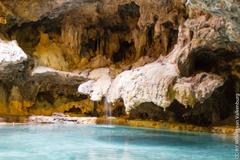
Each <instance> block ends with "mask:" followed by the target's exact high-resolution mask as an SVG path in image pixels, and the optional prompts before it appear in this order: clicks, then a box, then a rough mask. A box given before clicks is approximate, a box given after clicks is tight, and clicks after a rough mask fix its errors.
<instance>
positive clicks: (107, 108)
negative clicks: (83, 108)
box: [104, 98, 112, 125]
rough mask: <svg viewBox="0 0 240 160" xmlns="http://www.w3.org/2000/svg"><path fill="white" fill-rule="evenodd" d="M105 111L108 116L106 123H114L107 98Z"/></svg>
mask: <svg viewBox="0 0 240 160" xmlns="http://www.w3.org/2000/svg"><path fill="white" fill-rule="evenodd" d="M104 111H105V116H106V124H107V125H112V110H111V105H109V103H108V101H107V99H106V98H104Z"/></svg>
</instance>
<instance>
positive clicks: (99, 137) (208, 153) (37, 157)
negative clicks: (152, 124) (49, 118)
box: [0, 125, 234, 160]
mask: <svg viewBox="0 0 240 160" xmlns="http://www.w3.org/2000/svg"><path fill="white" fill-rule="evenodd" d="M233 156H234V143H233V140H232V138H229V137H228V138H223V137H220V136H216V135H210V134H195V133H179V132H178V133H177V132H169V131H164V130H156V129H143V128H131V127H122V126H112V127H108V126H97V125H90V126H87V125H86V126H85V125H19V126H0V160H231V159H234V157H233Z"/></svg>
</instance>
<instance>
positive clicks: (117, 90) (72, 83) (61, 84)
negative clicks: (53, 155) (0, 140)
mask: <svg viewBox="0 0 240 160" xmlns="http://www.w3.org/2000/svg"><path fill="white" fill-rule="evenodd" d="M239 7H240V3H239V2H238V1H234V3H232V2H231V0H216V1H204V0H201V1H195V0H188V1H182V0H150V1H145V0H111V1H110V0H101V1H97V0H68V1H65V0H44V1H43V0H30V1H25V0H20V1H19V0H18V1H15V0H13V1H11V2H9V1H8V0H2V1H1V2H0V71H1V73H0V115H35V114H37V115H51V114H53V113H54V112H62V113H66V114H70V115H78V116H86V115H87V116H101V115H103V114H104V105H106V103H108V105H111V109H112V111H113V115H115V116H123V115H125V113H126V114H127V115H128V116H129V117H130V118H140V119H154V120H168V121H180V122H187V123H194V124H200V125H209V124H212V123H224V122H225V121H227V122H228V119H231V117H232V115H233V109H234V97H235V92H239V91H240V89H239V78H240V73H239V72H240V71H239V62H240V41H239V35H240V34H239V33H240V32H239V31H240V29H239V26H240V25H239V24H240V23H239V16H240V11H239ZM228 123H230V122H228Z"/></svg>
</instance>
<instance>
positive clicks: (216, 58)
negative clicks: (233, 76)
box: [190, 48, 237, 75]
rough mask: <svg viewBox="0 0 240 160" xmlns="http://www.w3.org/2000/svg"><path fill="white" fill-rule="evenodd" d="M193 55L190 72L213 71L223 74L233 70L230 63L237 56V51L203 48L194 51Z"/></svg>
mask: <svg viewBox="0 0 240 160" xmlns="http://www.w3.org/2000/svg"><path fill="white" fill-rule="evenodd" d="M191 56H192V58H191V59H190V61H192V62H191V67H190V74H196V73H199V72H211V73H216V74H220V75H223V74H224V73H229V72H231V67H230V65H228V64H229V63H230V62H231V61H232V60H234V58H236V56H237V53H235V52H232V51H228V50H226V49H218V50H211V49H207V48H201V49H196V50H194V51H192V53H191Z"/></svg>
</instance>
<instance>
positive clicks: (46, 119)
mask: <svg viewBox="0 0 240 160" xmlns="http://www.w3.org/2000/svg"><path fill="white" fill-rule="evenodd" d="M4 120H5V121H4ZM6 120H8V121H6ZM9 120H10V119H6V118H5V119H4V118H1V117H0V125H21V124H31V125H36V124H76V125H102V124H106V125H123V126H131V127H145V128H155V129H167V130H171V131H184V132H185V131H187V132H188V131H190V132H196V133H197V132H207V133H215V134H224V135H230V136H233V135H234V133H235V127H234V126H230V125H219V126H217V125H215V126H208V127H205V126H196V125H192V124H186V123H174V122H164V121H152V120H130V119H128V118H126V117H70V116H66V115H63V114H54V115H52V116H29V117H21V118H20V119H18V120H19V121H18V122H17V121H15V122H14V121H9ZM12 120H13V119H12ZM15 120H16V119H15Z"/></svg>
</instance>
